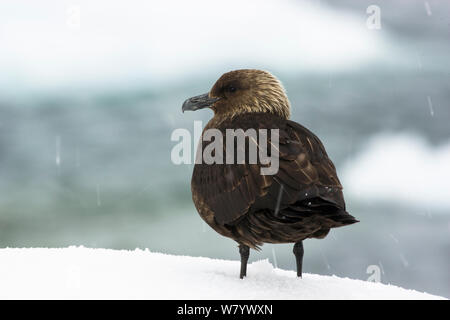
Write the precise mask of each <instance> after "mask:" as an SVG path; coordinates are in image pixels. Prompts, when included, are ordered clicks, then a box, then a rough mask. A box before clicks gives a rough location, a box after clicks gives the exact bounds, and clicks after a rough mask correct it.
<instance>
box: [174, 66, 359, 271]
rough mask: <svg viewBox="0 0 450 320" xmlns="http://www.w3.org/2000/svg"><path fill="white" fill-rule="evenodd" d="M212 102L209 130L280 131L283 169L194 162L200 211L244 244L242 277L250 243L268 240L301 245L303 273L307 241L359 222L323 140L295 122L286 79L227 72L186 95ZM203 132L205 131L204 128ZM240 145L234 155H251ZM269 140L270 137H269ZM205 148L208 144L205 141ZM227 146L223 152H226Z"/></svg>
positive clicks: (189, 105) (191, 103) (191, 104)
mask: <svg viewBox="0 0 450 320" xmlns="http://www.w3.org/2000/svg"><path fill="white" fill-rule="evenodd" d="M205 107H209V108H211V109H212V110H213V111H214V117H213V118H212V119H211V120H210V121H209V122H208V124H207V125H206V127H205V130H207V129H212V128H213V129H217V130H219V131H220V132H222V134H223V136H224V139H225V134H226V129H242V130H244V131H246V130H248V129H256V130H258V129H278V130H279V146H278V150H279V151H278V159H279V170H278V172H277V173H276V174H274V175H262V174H261V172H260V168H261V167H263V166H264V164H262V163H260V162H257V163H256V164H249V163H248V161H246V162H245V164H206V163H201V164H196V165H195V167H194V172H193V176H192V184H191V188H192V198H193V201H194V204H195V206H196V208H197V210H198V212H199V214H200V216H201V217H202V218H203V219H204V220H205V221H206V223H207V224H208V225H209V226H211V227H212V228H213V229H214V230H216V231H217V232H218V233H220V234H221V235H223V236H226V237H229V238H231V239H234V240H235V241H237V242H238V243H239V251H240V253H241V278H242V277H244V276H245V275H246V265H247V260H248V255H249V248H253V249H258V247H259V246H261V245H262V244H263V243H295V246H294V254H295V256H296V259H297V274H298V275H299V276H301V272H302V270H301V269H302V258H303V245H302V240H304V239H307V238H324V237H325V236H326V235H327V234H328V232H329V230H330V229H331V228H336V227H340V226H344V225H348V224H352V223H355V222H357V220H356V219H355V218H354V217H353V216H351V215H350V214H348V213H347V212H346V211H345V202H344V197H343V194H342V185H341V183H340V182H339V179H338V177H337V174H336V169H335V167H334V165H333V163H332V162H331V160H330V159H329V158H328V155H327V153H326V151H325V148H324V146H323V144H322V143H321V142H320V140H319V138H317V137H316V136H315V135H314V134H313V133H312V132H311V131H309V130H308V129H306V128H305V127H303V126H301V125H300V124H298V123H296V122H293V121H291V120H289V116H290V104H289V100H288V98H287V96H286V94H285V91H284V89H283V87H282V85H281V83H280V82H279V81H278V80H277V79H276V78H275V77H274V76H273V75H271V74H270V73H268V72H265V71H260V70H236V71H231V72H228V73H226V74H224V75H223V76H222V77H221V78H220V79H219V80H218V81H217V82H216V83H215V84H214V86H213V88H212V89H211V90H210V92H209V93H208V94H204V95H201V96H197V97H194V98H191V99H188V100H186V101H185V103H184V104H183V111H184V110H197V109H200V108H205ZM203 132H205V131H203ZM250 140H251V139H248V138H247V139H246V142H247V144H246V146H245V149H242V148H241V149H239V148H238V147H237V146H235V150H234V154H235V155H236V154H237V152H245V153H246V157H245V158H246V159H247V158H248V157H247V156H248V154H247V153H248V150H249V149H248V148H249V144H251V143H252V142H254V141H250ZM269 142H270V137H269ZM200 143H201V144H200V145H199V151H200V152H201V151H202V150H203V149H204V148H205V147H206V146H207V145H208V144H209V143H210V141H203V139H202V140H201V142H200ZM225 145H226V144H225V143H224V150H223V152H224V154H225V153H226V149H225Z"/></svg>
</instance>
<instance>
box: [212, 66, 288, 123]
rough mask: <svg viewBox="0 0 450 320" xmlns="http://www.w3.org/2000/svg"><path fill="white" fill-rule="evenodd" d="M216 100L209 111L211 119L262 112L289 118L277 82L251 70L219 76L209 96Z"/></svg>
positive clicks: (285, 97)
mask: <svg viewBox="0 0 450 320" xmlns="http://www.w3.org/2000/svg"><path fill="white" fill-rule="evenodd" d="M209 96H210V97H212V98H219V100H218V101H217V102H215V103H214V105H213V106H212V107H211V109H212V110H213V111H214V114H215V117H227V118H230V117H234V116H236V115H239V114H244V113H253V112H265V113H272V114H274V115H278V116H280V117H282V118H284V119H289V117H290V103H289V99H288V97H287V95H286V91H285V89H284V87H283V85H282V84H281V82H280V81H279V80H278V79H277V78H276V77H275V76H273V75H272V74H271V73H269V72H267V71H262V70H255V69H243V70H235V71H230V72H227V73H225V74H223V75H222V76H221V77H220V78H219V80H217V82H216V83H215V84H214V86H213V87H212V89H211V90H210V92H209Z"/></svg>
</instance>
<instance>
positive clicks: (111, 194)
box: [0, 0, 450, 297]
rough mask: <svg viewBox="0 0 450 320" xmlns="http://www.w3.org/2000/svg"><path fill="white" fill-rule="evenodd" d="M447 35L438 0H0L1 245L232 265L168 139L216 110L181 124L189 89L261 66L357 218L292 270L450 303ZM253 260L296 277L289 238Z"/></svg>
mask: <svg viewBox="0 0 450 320" xmlns="http://www.w3.org/2000/svg"><path fill="white" fill-rule="evenodd" d="M371 5H372V7H370V6H371ZM373 5H375V6H376V7H373ZM377 18H379V20H377ZM449 39H450V2H448V1H445V0H434V1H433V0H429V1H400V0H399V1H392V0H389V1H388V0H384V1H373V0H370V1H366V0H363V1H361V0H359V1H356V0H355V1H349V0H347V1H339V2H338V1H331V0H322V1H294V0H292V1H287V0H286V1H275V0H270V1H256V0H252V1H245V2H243V1H237V0H229V1H227V2H226V3H224V2H220V3H219V2H213V1H206V0H201V1H181V0H179V1H174V0H172V1H162V0H161V1H159V0H157V1H144V0H142V1H139V0H132V1H131V0H127V1H124V0H123V1H114V2H113V1H106V0H103V1H95V2H93V1H87V0H79V1H77V0H73V1H60V0H58V1H57V0H53V1H50V0H41V1H33V2H30V1H26V0H3V1H2V2H1V4H0V247H64V246H69V245H83V246H87V247H94V248H95V247H101V248H115V249H134V248H137V247H138V248H149V249H150V250H152V251H158V252H165V253H169V254H178V255H193V256H207V257H212V258H221V259H236V260H237V259H238V257H239V255H238V250H237V247H236V244H235V243H234V242H233V241H232V240H230V239H226V238H223V237H221V236H219V235H218V234H216V233H215V232H214V231H212V230H211V229H210V228H209V227H208V226H207V225H205V224H204V223H203V221H202V220H201V219H200V218H199V216H198V214H197V212H196V210H195V208H194V206H193V203H192V200H191V193H190V178H191V174H192V169H193V167H192V165H178V166H177V165H175V164H173V163H172V161H171V158H170V154H171V149H172V148H173V147H174V145H175V144H176V143H175V142H173V141H171V139H170V137H171V133H172V131H173V130H175V129H177V128H186V129H188V130H190V131H191V132H192V131H193V122H194V120H202V121H203V124H206V122H207V121H208V120H209V119H210V118H211V116H212V113H211V112H210V111H209V110H203V111H198V112H195V113H194V112H191V113H185V114H182V113H181V104H182V102H183V101H184V100H185V99H186V98H187V97H191V96H193V95H197V94H200V93H204V92H207V91H208V90H209V89H210V87H211V86H212V85H213V83H214V82H215V80H216V79H217V78H218V77H219V76H220V75H221V74H222V73H224V72H226V71H229V70H232V69H239V68H260V69H265V70H269V71H271V72H272V73H273V74H275V75H276V76H277V77H278V78H280V79H281V81H282V82H283V83H284V85H285V87H286V89H287V92H288V95H289V98H290V100H291V103H292V108H293V110H292V119H293V120H295V121H297V122H300V123H301V124H303V125H305V126H306V127H308V128H309V129H311V130H312V131H313V132H315V133H316V134H317V135H318V136H319V137H320V138H321V139H322V141H323V143H324V145H325V147H326V148H327V150H328V153H329V155H330V157H331V158H332V159H333V160H334V162H335V164H336V167H337V170H338V173H339V176H340V177H341V181H342V183H343V185H344V188H345V189H344V194H345V196H346V201H347V204H348V211H349V212H350V213H351V214H352V215H354V216H355V217H357V218H358V219H359V220H360V221H361V222H360V223H358V224H357V225H353V226H351V227H346V228H342V229H334V230H333V231H332V232H331V233H330V235H329V236H328V237H327V238H326V239H325V240H308V241H306V242H305V266H304V268H305V270H304V271H305V272H308V273H318V274H329V275H331V274H335V275H338V276H342V277H350V278H357V279H362V280H367V279H369V278H370V279H375V280H376V279H377V278H379V279H380V280H381V282H383V283H391V284H395V285H398V286H402V287H405V288H409V289H415V290H419V291H426V292H428V293H432V294H438V295H443V296H446V297H450V275H449V266H450V237H449V235H450V188H449V186H448V183H449V181H450V126H449V121H450V102H449V101H450V90H449V89H450V88H449V87H450V59H449V53H450V41H449ZM250 259H251V260H252V261H255V260H259V259H269V260H270V262H271V263H273V264H274V265H276V266H278V267H280V268H284V269H291V270H294V268H295V262H294V256H293V255H292V248H291V245H265V246H264V247H263V250H262V251H261V252H259V253H258V252H252V253H251V255H250Z"/></svg>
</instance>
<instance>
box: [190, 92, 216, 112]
mask: <svg viewBox="0 0 450 320" xmlns="http://www.w3.org/2000/svg"><path fill="white" fill-rule="evenodd" d="M219 99H220V98H210V97H209V94H208V93H205V94H201V95H199V96H195V97H192V98H189V99H187V100H186V101H185V102H184V103H183V107H182V109H181V110H182V111H183V112H185V111H186V110H189V111H195V110H199V109H203V108H208V107H211V106H212V105H213V104H214V103H215V102H216V101H218V100H219Z"/></svg>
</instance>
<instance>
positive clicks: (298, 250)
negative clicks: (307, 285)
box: [293, 241, 304, 278]
mask: <svg viewBox="0 0 450 320" xmlns="http://www.w3.org/2000/svg"><path fill="white" fill-rule="evenodd" d="M293 252H294V255H295V261H296V262H297V277H300V278H301V277H302V266H303V253H304V251H303V242H302V241H299V242H297V243H296V244H294V250H293Z"/></svg>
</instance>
